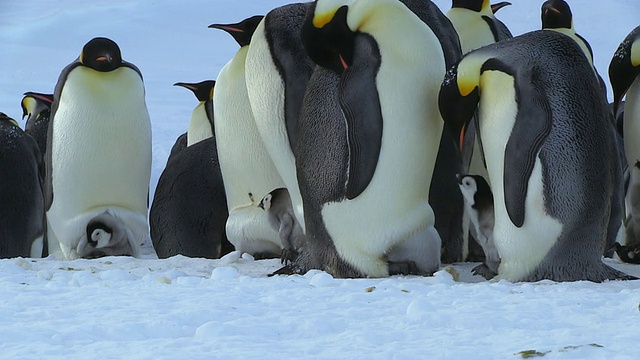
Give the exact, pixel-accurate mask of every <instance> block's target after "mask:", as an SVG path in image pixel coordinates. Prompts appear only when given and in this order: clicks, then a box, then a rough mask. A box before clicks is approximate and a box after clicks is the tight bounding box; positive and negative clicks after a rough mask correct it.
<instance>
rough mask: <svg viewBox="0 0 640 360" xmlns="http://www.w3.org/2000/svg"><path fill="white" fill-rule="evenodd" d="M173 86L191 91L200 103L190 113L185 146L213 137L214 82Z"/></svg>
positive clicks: (183, 83) (182, 83)
mask: <svg viewBox="0 0 640 360" xmlns="http://www.w3.org/2000/svg"><path fill="white" fill-rule="evenodd" d="M173 86H182V87H183V88H185V89H189V90H191V91H193V94H194V95H195V96H196V98H197V99H198V101H199V102H200V103H199V104H198V106H196V108H195V109H193V112H192V113H191V120H190V121H189V129H188V130H187V146H191V145H193V144H195V143H197V142H199V141H202V140H204V139H208V138H210V137H212V136H213V113H212V112H213V100H212V99H213V91H214V88H215V86H216V82H215V81H214V80H205V81H201V82H199V83H186V82H177V83H175V84H173Z"/></svg>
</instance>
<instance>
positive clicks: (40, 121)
mask: <svg viewBox="0 0 640 360" xmlns="http://www.w3.org/2000/svg"><path fill="white" fill-rule="evenodd" d="M52 102H53V94H41V93H37V92H31V91H29V92H26V93H24V97H23V98H22V102H21V103H20V105H21V106H22V117H23V118H24V117H27V116H28V117H27V123H26V124H25V126H24V131H25V132H26V133H27V134H29V135H31V136H32V137H33V138H34V139H35V140H36V142H37V143H38V148H39V149H40V154H42V155H43V156H44V153H45V152H46V150H47V130H48V129H49V119H50V117H51V103H52Z"/></svg>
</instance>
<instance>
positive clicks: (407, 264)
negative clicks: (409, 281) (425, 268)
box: [389, 261, 422, 275]
mask: <svg viewBox="0 0 640 360" xmlns="http://www.w3.org/2000/svg"><path fill="white" fill-rule="evenodd" d="M389 275H422V274H421V273H420V270H419V269H418V266H417V265H416V263H415V262H414V261H403V262H391V261H390V262H389Z"/></svg>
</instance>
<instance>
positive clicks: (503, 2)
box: [491, 1, 511, 14]
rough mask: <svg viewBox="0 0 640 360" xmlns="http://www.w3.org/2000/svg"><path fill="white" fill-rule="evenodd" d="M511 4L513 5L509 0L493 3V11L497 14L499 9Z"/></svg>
mask: <svg viewBox="0 0 640 360" xmlns="http://www.w3.org/2000/svg"><path fill="white" fill-rule="evenodd" d="M509 5H511V3H510V2H508V1H501V2H499V3H495V4H491V12H492V13H494V14H495V13H497V12H498V10H500V9H502V8H503V7H505V6H509Z"/></svg>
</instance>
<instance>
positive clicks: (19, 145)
mask: <svg viewBox="0 0 640 360" xmlns="http://www.w3.org/2000/svg"><path fill="white" fill-rule="evenodd" d="M41 162H42V158H41V156H40V150H38V144H37V143H36V141H35V140H34V139H33V138H32V137H31V136H29V135H27V134H26V133H25V132H24V131H22V129H20V126H18V123H17V122H16V121H15V120H13V119H11V118H10V117H8V116H7V115H6V114H4V113H0V167H1V168H2V171H0V184H2V186H0V258H14V257H18V256H21V257H41V256H42V252H43V249H42V247H43V235H44V224H45V223H44V197H43V195H42V182H41V177H40V172H39V169H40V164H41Z"/></svg>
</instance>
